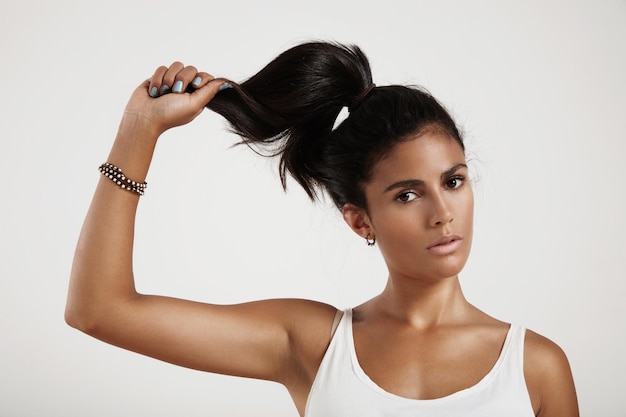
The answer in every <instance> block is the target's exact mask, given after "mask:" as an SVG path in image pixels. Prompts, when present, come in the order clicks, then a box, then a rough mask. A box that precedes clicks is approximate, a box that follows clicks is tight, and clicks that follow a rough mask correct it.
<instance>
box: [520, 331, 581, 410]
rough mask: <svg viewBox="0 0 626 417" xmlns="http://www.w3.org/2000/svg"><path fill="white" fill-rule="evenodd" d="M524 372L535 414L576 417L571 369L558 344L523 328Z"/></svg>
mask: <svg viewBox="0 0 626 417" xmlns="http://www.w3.org/2000/svg"><path fill="white" fill-rule="evenodd" d="M524 374H525V376H526V385H527V386H528V391H529V393H530V396H531V400H532V402H533V408H534V410H535V413H536V415H537V417H578V415H579V412H578V399H577V397H576V389H575V387H574V379H573V377H572V371H571V369H570V366H569V362H568V360H567V357H566V356H565V353H564V352H563V350H562V349H561V348H560V347H559V346H558V345H556V344H555V343H554V342H552V341H550V340H549V339H547V338H545V337H543V336H541V335H539V334H537V333H535V332H532V331H527V332H526V342H525V346H524Z"/></svg>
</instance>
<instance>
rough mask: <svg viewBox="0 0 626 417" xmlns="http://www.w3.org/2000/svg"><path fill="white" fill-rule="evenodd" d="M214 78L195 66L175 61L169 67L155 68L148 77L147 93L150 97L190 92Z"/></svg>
mask: <svg viewBox="0 0 626 417" xmlns="http://www.w3.org/2000/svg"><path fill="white" fill-rule="evenodd" d="M214 79H215V78H214V77H213V76H212V75H211V74H209V73H207V72H198V70H197V69H196V67H193V66H184V65H183V64H182V63H181V62H178V61H176V62H174V63H172V65H170V66H169V67H166V66H160V67H159V68H157V69H156V71H155V72H154V74H153V75H152V78H151V79H150V85H149V86H148V93H149V94H150V96H151V97H159V96H162V95H165V94H168V93H184V92H192V91H193V90H195V89H199V88H201V87H204V86H205V85H206V84H207V83H209V82H210V81H212V80H214Z"/></svg>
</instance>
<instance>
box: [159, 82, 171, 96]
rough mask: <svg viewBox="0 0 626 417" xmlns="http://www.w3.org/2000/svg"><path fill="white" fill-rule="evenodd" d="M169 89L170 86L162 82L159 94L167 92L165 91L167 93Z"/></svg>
mask: <svg viewBox="0 0 626 417" xmlns="http://www.w3.org/2000/svg"><path fill="white" fill-rule="evenodd" d="M170 91H171V90H170V86H169V85H167V84H163V85H162V86H161V94H167V93H169V92H170Z"/></svg>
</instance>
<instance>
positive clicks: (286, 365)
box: [65, 63, 335, 389]
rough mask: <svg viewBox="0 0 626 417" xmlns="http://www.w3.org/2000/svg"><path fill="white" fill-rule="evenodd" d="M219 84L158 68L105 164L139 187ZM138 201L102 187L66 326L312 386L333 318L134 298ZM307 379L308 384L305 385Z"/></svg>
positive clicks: (294, 308)
mask: <svg viewBox="0 0 626 417" xmlns="http://www.w3.org/2000/svg"><path fill="white" fill-rule="evenodd" d="M196 77H200V79H201V81H200V83H198V84H197V85H195V88H196V89H195V91H194V92H193V93H191V94H189V93H176V92H174V93H171V94H165V95H162V96H160V97H158V98H153V97H151V96H150V94H149V92H150V91H152V92H154V91H159V90H160V88H161V86H162V85H168V86H174V85H175V83H176V81H182V89H181V91H183V92H184V91H185V89H186V88H187V86H188V85H189V84H190V83H191V82H192V80H194V79H196ZM222 83H223V82H222V81H220V80H214V79H213V77H211V76H210V75H209V74H207V73H199V72H198V71H197V70H196V69H195V68H193V67H184V66H183V65H182V64H180V63H174V64H172V66H170V67H169V68H166V67H161V68H159V69H158V70H157V71H156V72H155V74H154V76H153V77H152V79H151V80H149V81H146V82H144V83H142V84H141V85H140V86H139V87H138V88H137V89H136V90H135V92H134V93H133V95H132V96H131V99H130V100H129V103H128V105H127V107H126V110H125V112H124V116H123V119H122V121H121V124H120V127H119V131H118V134H117V137H116V139H115V142H114V144H113V147H112V149H111V153H110V155H109V158H108V162H110V163H112V164H113V165H116V166H118V167H120V168H121V169H122V170H123V171H124V174H125V175H126V176H127V177H128V178H131V179H133V180H135V181H138V182H143V181H144V179H145V178H146V175H147V172H148V168H149V165H150V161H151V159H152V155H153V152H154V149H155V145H156V142H157V139H158V137H159V136H160V135H161V134H162V133H163V132H164V131H165V130H167V129H169V128H172V127H175V126H179V125H182V124H185V123H188V122H190V121H192V120H193V119H194V118H195V117H196V116H197V115H198V114H200V113H201V112H202V110H203V109H204V105H205V104H206V103H207V102H209V101H210V100H211V99H212V98H213V97H214V96H215V95H216V94H217V93H218V91H219V88H220V86H221V84H222ZM155 89H156V90H155ZM153 95H154V93H153ZM157 95H158V94H157ZM138 200H139V196H138V195H136V194H134V193H132V192H128V191H125V190H122V189H121V188H120V187H119V186H118V185H116V184H114V183H113V182H112V181H111V180H109V179H107V178H105V177H102V178H101V179H100V181H99V183H98V186H97V189H96V192H95V195H94V197H93V201H92V203H91V206H90V208H89V211H88V214H87V217H86V219H85V222H84V225H83V228H82V231H81V234H80V238H79V241H78V245H77V248H76V253H75V257H74V263H73V266H72V273H71V279H70V288H69V295H68V300H67V308H66V313H65V317H66V321H67V322H68V324H70V325H71V326H73V327H76V328H78V329H80V330H82V331H84V332H86V333H88V334H90V335H92V336H94V337H96V338H98V339H101V340H103V341H105V342H108V343H111V344H114V345H117V346H120V347H123V348H126V349H129V350H132V351H135V352H139V353H142V354H145V355H149V356H152V357H155V358H158V359H161V360H164V361H168V362H171V363H175V364H178V365H182V366H186V367H190V368H194V369H199V370H205V371H210V372H218V373H224V374H229V375H239V376H246V377H254V378H260V379H269V380H274V381H278V382H283V383H285V384H287V385H290V384H291V385H292V386H302V381H303V380H306V379H308V378H311V380H312V378H313V377H314V373H315V371H316V369H317V365H319V361H320V360H321V356H322V355H323V352H324V350H325V348H326V346H327V344H328V339H329V335H330V326H331V323H332V319H333V315H334V313H335V309H334V308H332V307H330V306H327V305H323V304H319V303H314V302H309V301H302V300H273V301H260V302H255V303H247V304H242V305H233V306H218V305H210V304H203V303H196V302H191V301H186V300H179V299H174V298H167V297H158V296H147V295H141V294H138V293H137V292H136V290H135V285H134V279H133V270H132V254H133V236H134V226H135V213H136V209H137V204H138ZM301 329H304V330H301ZM305 330H306V331H305ZM302 370H304V373H305V374H307V375H308V374H310V375H309V376H305V377H301V374H302V372H303V371H302ZM304 385H306V384H304ZM298 389H299V388H298Z"/></svg>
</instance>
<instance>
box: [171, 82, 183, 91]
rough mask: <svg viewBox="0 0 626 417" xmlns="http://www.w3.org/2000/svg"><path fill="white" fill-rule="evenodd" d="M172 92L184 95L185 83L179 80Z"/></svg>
mask: <svg viewBox="0 0 626 417" xmlns="http://www.w3.org/2000/svg"><path fill="white" fill-rule="evenodd" d="M172 91H173V92H175V93H182V92H183V82H182V81H181V80H178V81H176V82H175V83H174V88H172Z"/></svg>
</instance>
